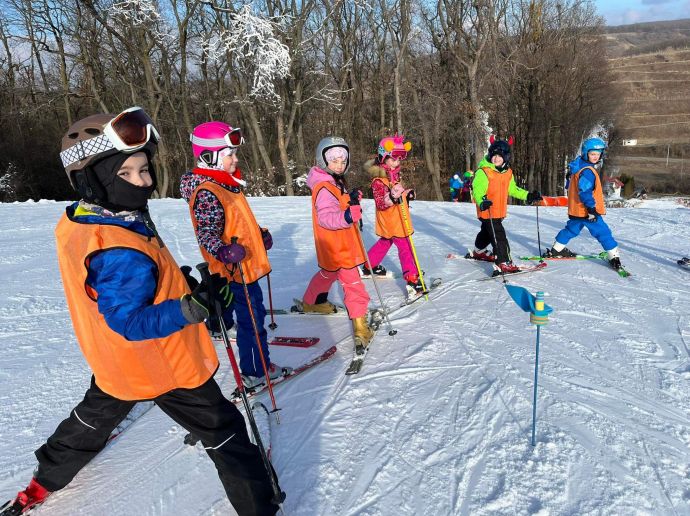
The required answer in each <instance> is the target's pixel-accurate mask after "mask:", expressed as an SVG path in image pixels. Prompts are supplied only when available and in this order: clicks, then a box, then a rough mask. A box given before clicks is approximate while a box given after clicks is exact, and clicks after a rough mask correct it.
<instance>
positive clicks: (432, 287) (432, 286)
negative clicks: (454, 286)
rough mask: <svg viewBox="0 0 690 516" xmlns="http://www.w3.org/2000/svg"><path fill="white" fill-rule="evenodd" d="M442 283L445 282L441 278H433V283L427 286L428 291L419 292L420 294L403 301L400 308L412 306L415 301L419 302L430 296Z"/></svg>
mask: <svg viewBox="0 0 690 516" xmlns="http://www.w3.org/2000/svg"><path fill="white" fill-rule="evenodd" d="M442 282H443V280H442V279H441V278H431V283H429V284H428V285H426V287H427V289H426V290H425V291H424V292H419V293H417V292H415V293H414V294H413V295H412V296H410V295H408V296H407V297H406V298H405V301H403V302H402V303H401V304H400V308H402V307H404V306H408V305H411V304H412V303H414V302H415V301H418V300H419V299H421V298H423V297H424V296H427V295H429V292H431V291H432V290H435V289H436V288H438V287H439V286H440V285H441V283H442Z"/></svg>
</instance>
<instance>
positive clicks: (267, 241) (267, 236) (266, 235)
mask: <svg viewBox="0 0 690 516" xmlns="http://www.w3.org/2000/svg"><path fill="white" fill-rule="evenodd" d="M261 239H262V240H263V241H264V247H265V248H266V251H268V250H269V249H270V248H271V247H273V237H272V236H271V232H270V231H269V230H268V229H266V228H261ZM238 245H239V244H238Z"/></svg>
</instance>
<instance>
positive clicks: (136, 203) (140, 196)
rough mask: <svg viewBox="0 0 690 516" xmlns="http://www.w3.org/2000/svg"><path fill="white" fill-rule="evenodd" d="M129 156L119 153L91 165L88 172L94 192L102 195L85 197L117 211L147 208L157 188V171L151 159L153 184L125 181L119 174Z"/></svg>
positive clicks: (150, 170) (150, 167) (150, 169)
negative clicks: (140, 184)
mask: <svg viewBox="0 0 690 516" xmlns="http://www.w3.org/2000/svg"><path fill="white" fill-rule="evenodd" d="M127 158H129V155H127V154H122V153H118V154H115V155H114V156H109V157H107V158H105V159H102V160H101V161H99V162H97V163H94V164H93V165H92V166H91V172H92V173H90V174H88V176H89V179H90V182H91V183H95V184H93V185H92V186H93V190H94V192H98V193H100V194H101V195H100V196H99V197H104V198H95V199H85V200H87V201H91V202H94V203H95V204H98V205H99V206H103V207H104V208H105V209H107V210H110V211H113V212H115V213H117V212H120V211H134V210H142V209H144V208H146V205H147V203H148V200H149V198H150V197H151V194H152V193H153V192H154V190H155V189H156V173H155V171H154V169H153V164H152V163H151V162H150V161H149V173H150V174H151V178H152V179H153V184H152V185H151V186H136V185H133V184H132V183H130V182H129V181H125V180H124V179H122V178H121V177H119V176H118V175H117V171H118V170H120V167H121V166H122V164H123V163H124V162H125V161H126V160H127Z"/></svg>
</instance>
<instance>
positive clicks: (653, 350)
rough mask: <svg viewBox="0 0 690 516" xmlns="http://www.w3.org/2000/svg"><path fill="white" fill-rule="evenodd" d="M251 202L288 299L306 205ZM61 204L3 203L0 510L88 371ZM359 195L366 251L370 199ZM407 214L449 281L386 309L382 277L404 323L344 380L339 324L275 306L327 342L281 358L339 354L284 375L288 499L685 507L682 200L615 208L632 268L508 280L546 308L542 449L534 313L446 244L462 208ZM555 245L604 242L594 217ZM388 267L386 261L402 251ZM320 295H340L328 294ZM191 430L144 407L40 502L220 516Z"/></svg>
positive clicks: (293, 504) (509, 225)
mask: <svg viewBox="0 0 690 516" xmlns="http://www.w3.org/2000/svg"><path fill="white" fill-rule="evenodd" d="M250 205H251V206H252V208H253V209H254V211H255V214H256V217H257V220H258V221H259V223H260V224H262V225H264V226H267V227H269V228H270V230H271V232H272V233H273V238H274V241H275V246H274V248H273V249H272V250H271V251H270V252H269V256H270V258H271V263H272V265H273V273H272V274H271V283H272V287H273V301H274V306H275V307H276V308H288V307H289V306H290V305H291V302H292V299H293V298H294V297H301V296H302V294H303V292H304V289H305V288H306V285H307V282H308V280H309V279H310V277H311V275H312V274H314V272H315V271H316V270H317V266H316V260H315V254H314V246H313V239H312V226H311V215H310V205H309V198H308V197H301V198H285V197H282V198H251V199H250ZM65 206H66V203H62V202H59V203H57V202H38V203H34V202H27V203H15V204H2V205H0V246H1V248H2V253H0V270H1V271H2V283H0V346H1V349H2V366H1V367H0V407H2V410H1V413H0V465H1V467H0V498H2V499H0V503H2V501H4V500H5V499H9V498H11V497H13V496H14V495H15V494H16V492H17V490H19V489H21V488H23V487H24V486H25V485H26V484H27V482H28V480H29V479H30V477H31V473H32V470H33V468H34V465H35V459H34V456H33V451H34V450H35V449H36V448H38V447H39V446H40V445H41V444H42V443H43V441H44V440H45V439H46V438H47V437H48V436H49V435H50V434H51V433H52V431H53V430H54V428H55V427H56V425H57V424H58V423H59V422H60V421H61V420H62V419H63V418H65V417H67V416H68V414H69V412H70V410H71V408H72V407H73V406H74V405H75V404H76V403H78V402H79V401H80V399H81V397H82V396H83V393H84V391H85V390H86V389H87V387H88V385H89V378H90V371H89V368H88V366H87V364H86V363H85V361H84V359H83V357H82V355H81V353H80V351H79V348H78V346H77V344H76V342H75V338H74V335H73V331H72V325H71V321H70V317H69V313H68V311H67V307H66V304H65V300H64V296H63V292H62V287H61V282H60V276H59V272H58V266H57V261H56V257H55V244H54V236H53V228H54V226H55V224H56V222H57V220H58V218H59V217H60V215H61V213H62V212H63V210H64V208H65ZM364 208H365V209H364V213H365V222H366V223H365V227H364V240H365V243H366V244H367V246H370V245H371V244H373V242H374V241H375V236H374V234H373V225H372V223H371V222H372V221H373V210H374V206H373V203H372V202H371V201H364ZM641 208H648V209H641ZM151 211H152V215H153V219H154V221H155V222H156V224H157V226H158V229H159V231H160V233H161V235H162V237H163V239H164V240H165V242H166V243H167V245H168V246H169V247H170V249H171V251H172V253H173V255H174V256H175V258H176V259H177V260H178V262H179V263H180V264H190V265H194V264H196V263H197V262H199V261H200V254H199V251H198V247H197V245H196V241H195V238H194V233H193V230H192V226H191V223H190V220H189V215H188V210H187V206H186V205H185V203H184V202H183V201H182V200H172V199H165V200H156V201H152V202H151ZM412 215H413V217H414V223H415V227H416V233H415V235H414V243H415V245H416V248H417V252H418V255H419V260H420V262H421V265H422V268H423V269H424V270H425V271H426V274H427V278H431V277H441V278H443V283H442V285H441V286H440V287H439V288H438V289H436V290H435V291H434V292H433V293H432V295H431V296H430V299H429V300H428V301H424V300H420V301H418V302H416V303H414V304H412V305H410V306H406V307H404V308H399V306H400V303H401V301H402V299H403V292H404V284H403V281H402V280H395V279H383V280H381V281H379V283H378V284H379V286H380V289H381V291H382V293H383V297H384V302H385V304H386V306H387V307H388V308H389V309H390V310H392V314H391V323H392V325H393V326H394V327H395V329H397V330H398V333H397V335H395V336H393V337H391V336H388V335H387V332H386V331H384V330H382V331H379V333H378V334H377V336H376V338H375V340H374V341H373V343H372V344H371V348H370V349H371V350H370V352H369V354H368V355H367V359H366V362H365V364H364V367H363V369H362V372H361V373H360V374H358V375H356V376H352V377H346V376H345V375H344V371H345V368H346V367H347V364H348V362H349V360H350V359H351V356H352V342H351V338H350V337H349V335H350V326H349V321H348V319H347V318H346V317H343V316H329V317H320V316H307V315H279V316H276V322H277V323H278V329H277V330H276V331H275V333H274V334H275V335H288V336H318V337H320V338H321V342H320V343H319V344H318V345H317V346H316V347H314V348H307V349H290V348H278V347H272V349H271V353H272V357H273V358H274V360H275V361H276V362H277V363H279V364H281V365H282V364H289V365H299V364H300V363H303V362H306V361H307V360H309V359H310V358H312V357H314V356H315V355H317V354H320V353H321V352H322V351H323V350H324V349H326V348H327V347H329V346H332V345H334V344H335V345H337V348H338V352H337V353H336V355H335V356H334V357H333V358H331V359H330V360H328V361H326V362H324V363H323V364H321V365H319V366H317V367H315V368H314V369H312V370H310V371H308V372H306V373H304V374H303V375H301V376H299V377H296V378H294V379H292V380H290V381H288V382H285V383H284V384H283V385H281V386H279V387H278V388H276V398H277V402H278V406H279V407H280V408H281V409H282V410H281V411H280V424H279V425H274V426H273V434H272V441H273V443H272V444H273V451H272V457H273V463H274V466H275V468H276V470H277V472H278V475H279V478H280V481H281V485H282V488H283V489H284V490H285V491H286V493H287V500H286V501H285V504H284V510H285V514H288V515H422V514H424V515H450V514H454V515H455V514H472V515H495V514H511V515H512V514H540V515H547V514H690V425H689V424H688V422H689V419H690V403H689V402H688V400H690V383H689V380H690V348H689V346H690V295H688V293H689V290H690V289H688V280H690V271H688V270H684V269H681V268H680V267H678V266H677V265H676V263H675V260H677V259H678V258H680V257H681V256H682V255H684V254H686V255H687V254H688V253H690V224H689V223H690V211H689V210H688V209H687V208H684V207H682V206H681V205H679V204H677V203H675V202H673V200H665V201H647V202H644V203H642V205H641V206H640V207H639V208H621V209H612V210H610V211H609V214H608V215H607V216H606V220H607V222H608V223H609V225H610V226H611V227H612V229H613V233H614V236H615V237H616V238H617V239H618V241H619V244H620V248H621V259H622V262H623V264H624V265H625V266H626V267H627V269H628V270H629V271H630V272H631V273H632V274H633V276H632V277H631V278H627V279H624V278H619V277H618V276H617V275H616V273H615V272H614V271H613V270H612V269H610V268H609V266H608V264H607V263H606V262H604V261H601V260H590V261H561V262H550V263H549V264H548V266H547V267H546V269H544V270H542V271H539V272H535V273H532V274H525V275H520V276H515V277H512V278H511V277H509V278H508V281H509V282H510V283H511V284H515V285H521V286H524V287H526V288H527V289H529V290H530V291H531V292H536V291H538V290H543V291H545V293H546V296H547V298H546V300H547V303H548V304H550V305H551V306H552V307H553V308H554V312H553V313H552V314H551V316H550V322H549V324H548V325H547V326H545V327H543V329H542V332H541V354H540V364H541V369H540V385H539V387H540V391H539V401H538V426H537V445H536V447H532V446H531V445H530V430H531V410H532V387H533V368H534V341H535V335H536V332H535V328H534V326H532V325H530V323H529V316H528V314H525V313H524V312H522V311H521V310H520V309H519V308H518V307H517V306H516V305H515V304H514V302H513V301H512V300H511V299H510V297H509V296H508V294H507V292H506V290H505V288H504V287H503V284H502V282H501V281H500V279H498V280H487V281H483V279H484V278H485V277H486V276H487V274H488V271H489V270H490V265H489V264H484V263H477V262H471V261H467V260H464V259H462V258H455V259H452V258H451V259H448V258H447V255H448V254H449V253H455V254H457V255H463V254H464V253H465V250H466V248H467V247H469V246H471V245H472V244H473V242H474V237H475V235H476V232H477V231H478V223H477V221H476V216H475V212H474V207H473V206H472V205H468V204H453V203H435V202H419V201H418V202H414V203H413V206H412ZM535 215H536V213H535V208H534V207H517V206H511V207H510V210H509V216H508V218H507V219H506V221H505V222H504V224H505V227H506V229H507V232H508V237H509V239H510V243H511V246H512V254H513V257H514V258H516V257H519V256H525V255H534V254H536V253H537V226H536V218H535ZM539 220H540V225H541V243H542V247H546V246H547V245H550V244H551V243H552V242H553V238H554V236H555V234H556V232H557V231H558V230H559V229H561V227H562V226H563V225H564V223H565V220H566V212H565V210H564V209H563V208H541V209H540V210H539ZM569 247H570V248H571V249H573V250H575V251H577V252H581V253H597V252H599V251H600V248H599V246H598V243H597V242H596V241H595V240H594V239H592V238H591V237H590V236H589V235H588V234H587V233H586V231H585V232H583V234H582V236H581V237H580V238H578V239H576V240H574V241H572V242H571V244H570V246H569ZM384 265H385V266H386V267H388V268H389V269H392V270H394V271H396V272H400V269H399V263H398V261H397V256H396V254H395V249H392V250H391V252H390V253H389V255H388V256H387V258H386V260H385V261H384ZM364 281H366V282H367V287H368V289H369V292H370V294H371V296H372V306H374V307H375V306H378V305H379V301H378V299H377V296H376V292H375V290H374V288H373V285H372V283H371V280H364ZM262 283H263V286H264V297H265V299H266V302H267V303H268V292H267V289H266V284H265V282H263V281H262ZM331 298H332V300H333V301H335V302H339V301H341V293H340V289H339V288H334V289H333V290H332V292H331ZM268 322H269V321H268V320H267V323H268ZM384 328H386V327H385V326H384ZM270 334H271V332H269V335H270ZM218 352H219V356H220V358H221V369H220V370H219V372H218V373H217V375H216V379H217V381H218V382H219V383H220V384H221V386H222V387H223V389H224V391H225V392H227V393H228V394H229V393H230V392H231V390H232V389H233V379H232V375H231V374H230V373H229V366H228V360H227V356H226V355H225V350H224V349H222V348H219V350H218ZM263 401H264V402H265V403H268V398H267V397H264V399H263ZM185 433H186V432H185V431H184V429H182V428H180V427H178V426H177V425H176V424H175V423H174V422H173V421H171V420H170V419H168V418H167V416H165V415H164V414H163V413H162V412H161V411H160V410H159V409H158V408H156V407H154V408H153V409H151V410H150V411H148V412H146V413H145V414H144V415H143V416H142V417H141V418H140V419H138V420H137V421H136V422H135V423H134V424H133V425H132V426H131V427H130V428H129V429H127V430H126V431H125V432H124V433H123V434H122V435H121V436H120V437H118V438H117V439H116V440H114V441H113V442H112V443H110V444H109V445H108V446H107V447H106V449H105V450H104V451H103V452H102V453H101V454H100V455H99V456H98V457H96V458H95V459H94V460H93V461H92V462H91V463H90V464H89V465H88V466H87V467H86V468H84V469H83V470H82V471H81V472H80V473H79V474H78V475H77V477H76V478H75V480H74V481H73V482H72V483H71V484H70V485H69V486H68V487H67V488H65V489H64V490H62V491H60V492H58V493H56V494H54V495H53V496H51V497H50V498H49V499H48V501H47V502H46V503H45V504H44V505H43V506H42V507H40V508H39V509H38V510H37V511H36V514H37V515H38V514H50V515H55V516H58V515H75V514H84V515H96V514H98V515H106V514H107V515H109V516H117V515H125V514H127V515H129V514H141V515H173V514H175V515H202V514H203V515H221V514H222V515H225V514H232V513H233V511H232V509H231V506H230V503H229V502H228V500H227V498H226V497H225V493H224V491H223V489H222V487H221V484H220V481H219V480H218V478H217V475H216V472H215V468H214V466H213V464H212V462H211V461H210V460H209V459H208V458H207V457H206V455H205V453H204V451H203V449H202V448H201V444H198V445H197V446H196V447H190V446H186V445H184V443H183V436H184V435H185Z"/></svg>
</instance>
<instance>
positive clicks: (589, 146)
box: [580, 138, 606, 160]
mask: <svg viewBox="0 0 690 516" xmlns="http://www.w3.org/2000/svg"><path fill="white" fill-rule="evenodd" d="M605 150H606V142H605V141H604V140H602V139H601V138H588V139H586V140H585V141H584V142H582V149H581V152H580V154H581V156H582V159H585V160H586V159H587V153H588V152H590V151H597V152H601V153H602V154H603V153H604V151H605Z"/></svg>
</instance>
